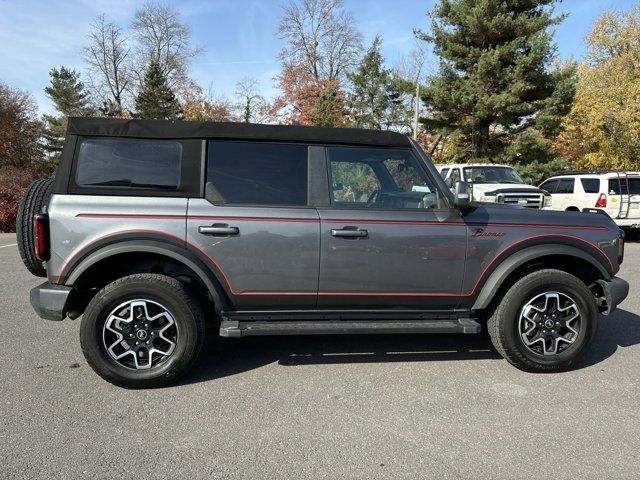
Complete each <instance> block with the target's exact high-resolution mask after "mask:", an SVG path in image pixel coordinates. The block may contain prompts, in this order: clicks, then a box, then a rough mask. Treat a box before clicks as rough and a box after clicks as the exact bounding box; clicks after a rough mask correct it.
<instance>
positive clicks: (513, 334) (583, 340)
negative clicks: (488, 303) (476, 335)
mask: <svg viewBox="0 0 640 480" xmlns="http://www.w3.org/2000/svg"><path fill="white" fill-rule="evenodd" d="M597 325H598V309H597V307H596V303H595V300H594V297H593V294H592V293H591V292H590V291H589V289H588V288H587V286H586V285H585V284H584V283H583V282H581V281H580V280H579V279H578V278H576V277H574V276H573V275H571V274H568V273H566V272H563V271H560V270H551V269H547V270H539V271H537V272H533V273H530V274H529V275H526V276H525V277H523V278H521V279H520V280H519V281H517V282H516V283H515V284H514V285H513V286H512V287H511V288H510V289H509V290H508V291H507V293H506V294H505V296H504V297H503V298H502V300H501V301H500V303H499V305H498V307H497V308H496V309H495V311H494V312H493V315H492V316H491V317H490V318H489V321H488V323H487V327H488V330H489V334H490V335H491V340H492V342H493V345H494V346H495V348H496V350H497V351H498V352H499V353H500V354H501V355H502V356H503V357H504V358H506V359H507V361H509V362H510V363H511V364H513V365H515V366H516V367H518V368H520V369H521V370H525V371H531V372H555V371H565V370H569V369H571V368H572V367H573V366H574V365H575V363H576V362H577V361H578V360H579V359H580V357H582V355H583V354H584V353H585V351H586V350H587V348H588V346H589V344H590V343H591V342H592V341H593V338H594V337H595V334H596V330H597Z"/></svg>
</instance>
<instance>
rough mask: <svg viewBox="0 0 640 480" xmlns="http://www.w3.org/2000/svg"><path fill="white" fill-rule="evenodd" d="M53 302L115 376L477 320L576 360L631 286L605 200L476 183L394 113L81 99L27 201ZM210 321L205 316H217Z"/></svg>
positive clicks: (133, 377)
mask: <svg viewBox="0 0 640 480" xmlns="http://www.w3.org/2000/svg"><path fill="white" fill-rule="evenodd" d="M19 214H20V218H19V222H18V223H19V225H18V232H17V233H18V240H19V245H20V246H19V248H20V251H21V254H22V257H23V260H24V263H25V265H26V266H27V268H28V269H29V270H30V271H31V272H32V273H34V274H36V275H40V276H43V277H45V276H46V277H47V281H46V282H44V283H43V284H42V285H40V286H38V287H36V288H34V289H33V290H32V291H31V303H32V305H33V307H34V309H35V311H36V312H37V313H38V315H39V316H40V317H42V318H45V319H49V320H63V319H64V318H67V317H68V318H71V319H75V318H78V317H80V316H82V322H81V326H80V342H81V346H82V350H83V352H84V355H85V356H86V359H87V362H88V363H89V365H91V367H92V368H93V369H94V370H95V371H96V373H98V374H99V375H100V376H102V377H103V378H104V379H106V380H108V381H109V382H112V383H114V384H116V385H120V386H124V387H129V388H141V387H156V386H162V385H167V384H169V383H171V382H174V381H176V380H177V379H179V378H180V377H181V376H182V375H184V374H185V372H186V371H187V370H188V369H189V367H190V366H191V365H193V363H194V362H195V361H196V359H197V358H198V354H199V352H200V351H201V349H202V345H203V339H204V334H205V325H208V326H209V327H211V326H212V327H214V328H215V330H213V331H214V332H219V334H220V335H222V336H225V337H243V336H251V335H299V334H303V335H304V334H355V333H431V332H433V333H437V332H441V333H463V334H472V333H478V332H479V331H480V330H481V328H482V326H483V325H484V326H486V328H487V329H488V332H489V334H490V336H491V339H492V342H493V344H494V345H495V348H496V349H497V351H498V352H499V353H500V354H501V355H502V356H503V357H504V358H506V359H507V360H508V361H509V362H511V363H512V364H513V365H515V366H516V367H518V368H520V369H523V370H527V371H535V372H550V371H561V370H566V369H569V368H572V367H573V366H575V364H576V362H577V360H578V359H579V358H580V356H581V355H582V354H583V353H584V352H585V351H586V350H587V348H588V346H589V344H590V343H591V342H592V340H593V338H594V336H595V334H596V329H597V322H598V317H599V314H604V315H607V314H609V313H611V312H612V311H613V310H614V309H615V308H616V306H617V305H618V304H619V302H621V301H622V300H623V299H624V298H625V297H626V295H627V292H628V284H627V283H626V282H625V281H624V280H622V279H620V278H617V277H616V276H615V275H616V273H617V272H618V269H619V266H620V263H621V262H622V260H623V254H624V238H623V237H624V236H623V234H622V233H621V231H620V229H619V228H618V227H617V226H616V224H615V223H614V222H613V221H612V220H611V219H610V218H608V217H607V216H606V215H594V214H583V213H578V212H554V211H541V210H535V209H530V208H523V207H519V206H513V205H504V204H480V203H475V202H473V201H471V198H470V187H469V185H468V184H467V183H465V182H463V181H458V182H457V183H456V184H455V187H454V191H451V190H450V189H449V188H448V187H447V185H446V184H445V182H444V180H443V178H442V177H441V176H440V175H439V173H438V171H437V170H436V169H435V167H434V165H433V164H432V163H431V162H430V160H429V159H428V158H427V155H426V154H425V153H424V152H423V150H422V149H421V148H420V146H419V145H418V144H417V143H416V142H414V141H413V140H412V139H410V138H408V137H406V136H404V135H401V134H398V133H392V132H381V131H366V130H354V129H325V128H315V127H299V126H275V125H250V124H233V123H206V122H179V121H151V120H120V119H101V118H86V119H85V118H71V119H69V126H68V132H67V136H66V140H65V143H64V149H63V152H62V157H61V160H60V164H59V167H58V170H57V173H56V176H55V179H54V180H39V181H37V182H35V183H34V184H32V185H31V186H30V187H29V188H28V190H27V191H26V193H25V195H24V198H23V201H22V203H21V206H20V212H19ZM209 330H211V329H210V328H209Z"/></svg>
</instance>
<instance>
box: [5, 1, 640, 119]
mask: <svg viewBox="0 0 640 480" xmlns="http://www.w3.org/2000/svg"><path fill="white" fill-rule="evenodd" d="M285 1H286V0H263V1H251V0H175V1H171V2H169V3H171V4H172V5H174V6H175V8H176V9H177V10H178V11H180V12H181V14H182V17H183V19H184V21H185V22H186V23H187V24H188V25H189V26H190V27H191V30H192V35H193V41H194V44H195V45H198V46H202V47H204V49H205V53H204V54H203V55H202V56H200V57H199V58H197V59H196V60H195V61H194V62H193V63H192V66H191V74H192V76H193V77H194V78H195V79H196V80H197V81H198V82H199V83H200V84H201V85H202V86H203V87H205V89H208V88H211V89H212V90H213V92H215V93H216V94H219V95H227V96H231V95H232V94H233V92H234V90H235V84H236V83H237V82H238V81H239V80H240V79H242V78H243V77H253V78H256V79H258V80H259V82H260V87H261V89H262V91H263V92H264V93H265V94H266V95H267V96H271V95H273V94H274V93H275V89H274V81H273V77H274V76H275V75H276V74H277V72H278V67H279V65H278V61H277V55H278V52H279V51H280V49H281V48H282V43H281V41H280V40H279V39H278V38H277V35H276V30H277V23H278V18H279V16H280V13H281V11H282V4H283V3H284V2H285ZM635 1H637V0H564V1H563V2H562V3H560V4H559V6H558V7H557V11H558V12H566V13H568V14H569V17H568V18H567V19H566V20H565V21H564V22H563V23H562V24H561V25H560V26H558V27H557V29H556V37H555V41H556V43H557V45H558V51H559V54H560V55H561V56H562V57H564V58H567V57H571V56H573V57H575V58H580V57H581V55H582V54H583V53H584V41H583V37H584V35H585V34H586V33H587V32H588V30H589V28H590V26H591V25H592V23H593V21H594V20H595V19H596V18H597V17H598V15H599V14H600V12H601V11H602V10H603V9H606V8H618V9H628V8H630V7H631V6H632V5H633V4H634V3H635ZM141 3H142V2H141V1H136V0H66V1H62V0H0V80H1V81H3V82H6V83H8V84H9V85H12V86H14V87H19V88H22V89H26V90H29V91H30V92H32V93H33V95H34V96H35V98H36V100H37V101H38V104H39V107H40V110H41V111H42V112H49V111H51V104H50V102H49V101H48V100H47V98H46V97H45V96H44V93H43V88H44V87H45V86H46V85H47V84H48V82H49V75H48V72H49V70H50V68H51V67H54V66H60V65H65V66H67V67H71V68H75V69H77V70H80V71H81V72H82V71H83V70H84V64H83V62H82V58H81V52H82V46H83V45H84V44H85V43H86V38H87V34H88V32H89V27H90V23H91V20H92V19H93V18H94V17H95V16H96V15H98V14H100V13H105V14H107V15H108V16H109V17H110V18H111V19H112V20H113V21H115V22H116V23H118V24H119V25H121V26H122V27H127V26H128V25H129V23H130V22H131V19H132V17H133V13H134V11H135V10H136V8H137V7H138V6H139V5H140V4H141ZM433 4H434V0H345V5H346V7H347V8H348V9H350V10H351V11H352V12H353V14H354V17H355V19H356V22H357V24H358V26H359V28H360V30H361V31H362V33H363V34H364V36H365V41H366V42H367V43H369V42H370V41H371V40H372V39H373V37H374V36H375V35H376V34H380V35H382V37H383V41H384V48H383V53H384V55H385V58H386V59H387V61H388V63H389V64H391V65H393V64H394V63H395V62H397V61H398V60H399V59H400V58H401V57H402V55H404V54H406V53H408V52H409V51H410V50H411V49H412V48H413V46H414V38H413V34H412V31H413V28H423V29H424V28H427V27H428V19H427V16H426V13H427V12H428V11H429V10H430V9H431V7H432V6H433ZM430 63H431V64H432V65H433V64H434V62H433V61H431V62H430Z"/></svg>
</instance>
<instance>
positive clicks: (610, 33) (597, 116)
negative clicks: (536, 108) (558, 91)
mask: <svg viewBox="0 0 640 480" xmlns="http://www.w3.org/2000/svg"><path fill="white" fill-rule="evenodd" d="M586 41H587V52H586V54H585V62H584V63H582V64H581V65H580V66H579V69H578V78H579V84H578V90H577V93H576V98H575V102H574V104H573V108H572V110H571V113H570V114H569V115H568V116H567V117H566V119H565V121H564V132H562V133H561V134H560V136H559V138H558V140H557V141H556V142H555V145H556V147H557V148H558V150H559V151H560V152H561V153H562V154H564V155H566V156H567V157H569V159H570V163H571V165H572V166H573V167H576V168H620V169H639V168H640V111H639V110H638V105H640V50H639V48H638V46H639V45H640V4H638V5H636V6H635V7H634V8H632V9H631V10H630V11H628V12H619V11H614V10H610V11H606V12H604V13H603V14H602V15H601V16H600V18H599V19H598V20H597V21H596V22H595V24H594V26H593V28H592V30H591V32H590V33H589V35H587V37H586Z"/></svg>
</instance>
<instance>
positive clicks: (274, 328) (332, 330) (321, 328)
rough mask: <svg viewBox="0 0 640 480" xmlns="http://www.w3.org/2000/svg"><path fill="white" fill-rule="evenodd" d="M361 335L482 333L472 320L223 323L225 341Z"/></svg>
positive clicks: (222, 335)
mask: <svg viewBox="0 0 640 480" xmlns="http://www.w3.org/2000/svg"><path fill="white" fill-rule="evenodd" d="M357 333H467V334H468V333H480V324H479V323H477V322H476V321H475V320H472V319H470V318H459V319H457V320H348V321H347V320H306V321H291V320H275V321H274V320H272V321H248V322H243V321H237V320H223V321H222V323H221V324H220V336H221V337H257V336H269V335H335V334H357Z"/></svg>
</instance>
